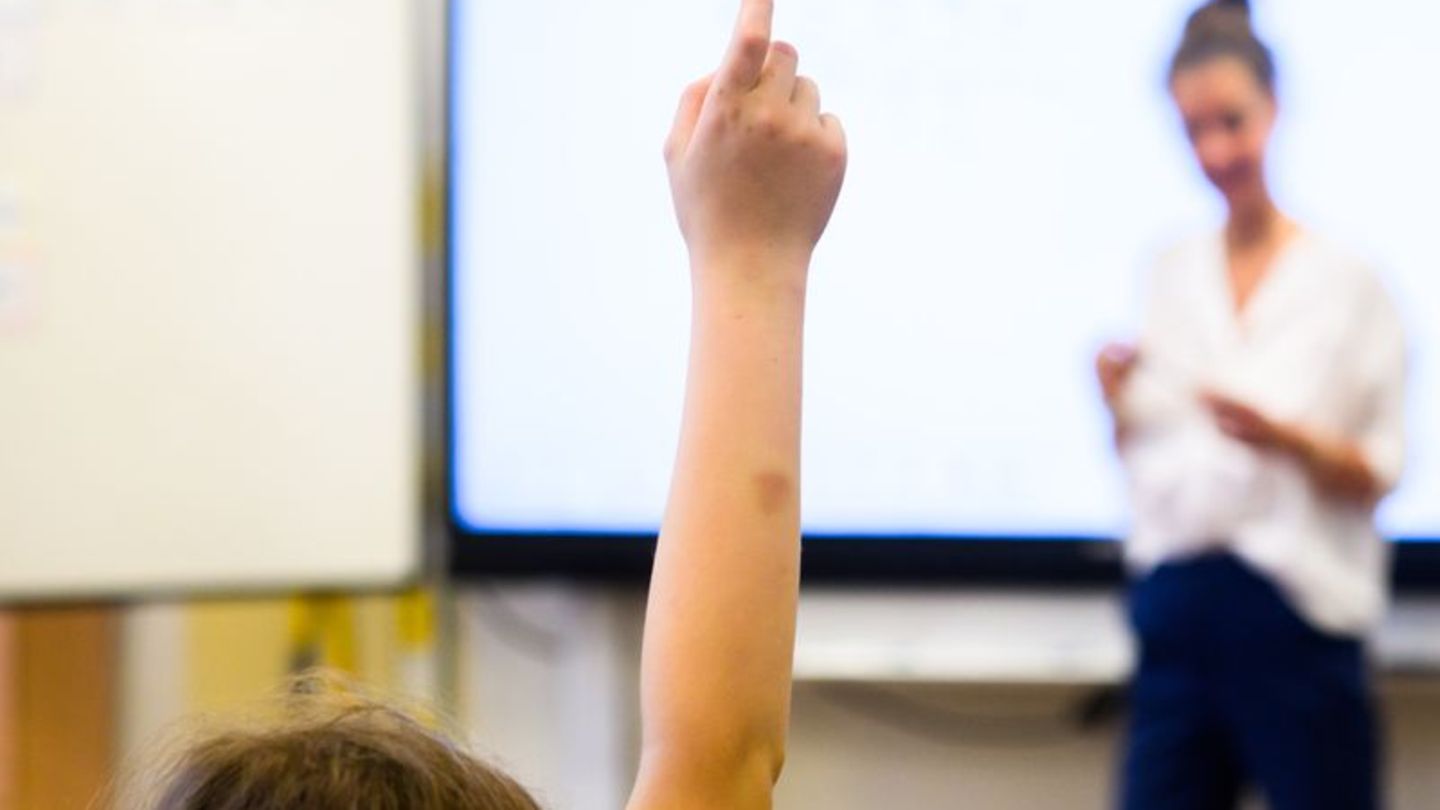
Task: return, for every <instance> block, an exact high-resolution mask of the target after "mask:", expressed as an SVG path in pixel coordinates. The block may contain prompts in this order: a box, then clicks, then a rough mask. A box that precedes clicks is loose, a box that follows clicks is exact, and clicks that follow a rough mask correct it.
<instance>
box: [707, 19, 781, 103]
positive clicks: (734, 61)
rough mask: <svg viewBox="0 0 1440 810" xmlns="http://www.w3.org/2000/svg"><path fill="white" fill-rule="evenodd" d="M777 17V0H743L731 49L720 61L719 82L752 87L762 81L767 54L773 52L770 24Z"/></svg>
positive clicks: (745, 88)
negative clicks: (761, 72) (761, 74)
mask: <svg viewBox="0 0 1440 810" xmlns="http://www.w3.org/2000/svg"><path fill="white" fill-rule="evenodd" d="M774 17H775V0H740V17H739V19H738V20H736V22H735V34H734V36H733V37H732V38H731V40H730V49H729V50H728V51H727V52H726V54H725V61H724V62H723V63H722V64H721V65H720V70H719V75H718V77H717V78H718V79H719V82H718V83H719V84H721V85H723V86H725V87H728V88H732V89H737V90H750V89H752V88H754V87H755V85H756V84H758V83H759V81H760V71H761V70H762V69H763V68H764V67H765V57H766V55H767V54H768V53H769V52H770V25H771V22H772V21H773V20H774Z"/></svg>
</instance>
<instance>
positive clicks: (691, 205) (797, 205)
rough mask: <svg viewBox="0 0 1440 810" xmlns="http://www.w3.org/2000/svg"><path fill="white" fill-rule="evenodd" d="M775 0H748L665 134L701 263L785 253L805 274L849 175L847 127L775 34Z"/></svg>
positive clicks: (715, 265)
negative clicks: (714, 64) (716, 60)
mask: <svg viewBox="0 0 1440 810" xmlns="http://www.w3.org/2000/svg"><path fill="white" fill-rule="evenodd" d="M774 5H775V4H774V2H773V0H744V2H743V3H742V5H741V9H740V17H739V20H738V22H737V23H736V26H735V33H734V37H733V38H732V40H731V42H730V46H729V49H728V50H727V52H726V54H725V56H724V59H723V61H722V62H721V64H720V67H719V69H718V70H717V71H716V72H715V73H714V74H712V75H710V76H707V77H705V78H703V79H700V80H699V81H697V82H695V83H693V84H691V85H690V86H689V87H688V88H687V89H686V90H685V93H684V95H683V96H682V97H681V100H680V109H679V112H678V113H677V114H676V117H675V124H674V127H673V128H672V130H671V132H670V137H669V138H668V139H667V141H666V144H665V160H666V164H667V165H668V167H669V171H670V185H671V191H672V193H673V196H674V201H675V211H676V214H677V215H678V217H679V220H680V230H681V232H682V233H683V234H684V236H685V241H686V243H687V244H688V245H689V247H690V255H691V261H692V266H693V267H694V269H695V270H696V272H697V273H700V274H704V275H713V274H735V273H740V274H753V273H756V272H757V271H759V270H760V269H761V268H762V267H769V266H770V265H768V264H763V263H762V264H757V263H756V261H755V259H756V258H757V257H763V258H764V259H766V260H773V259H781V260H783V265H784V270H783V271H782V272H783V273H784V274H786V275H788V276H792V277H793V276H794V275H796V274H797V273H798V275H799V278H798V279H796V278H788V279H770V280H772V281H776V280H781V281H784V280H790V281H796V280H798V281H801V282H803V280H804V272H805V268H804V267H803V266H802V265H803V264H804V263H805V262H807V261H808V259H809V258H810V254H811V251H812V250H813V249H814V247H815V243H816V242H817V241H818V240H819V239H820V235H821V234H822V233H823V232H824V230H825V226H826V224H827V223H828V222H829V220H830V214H831V212H832V211H833V210H834V207H835V200H836V197H837V196H838V194H839V192H840V186H841V183H842V181H843V179H844V176H845V163H846V147H845V135H844V132H843V130H842V129H841V126H840V122H839V121H838V120H837V119H836V118H835V117H834V116H831V115H828V114H824V113H822V112H821V108H820V91H819V88H818V87H817V86H816V84H815V82H814V81H812V80H810V79H808V78H805V77H803V76H798V75H797V72H796V71H797V67H798V64H799V55H798V53H797V52H796V50H795V48H794V47H793V46H791V45H789V44H787V43H784V42H773V43H772V42H771V36H770V33H771V21H772V18H773V14H774Z"/></svg>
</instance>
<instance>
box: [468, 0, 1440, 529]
mask: <svg viewBox="0 0 1440 810" xmlns="http://www.w3.org/2000/svg"><path fill="white" fill-rule="evenodd" d="M734 5H735V4H734V3H733V2H731V0H703V1H701V2H690V3H676V2H673V0H633V2H629V3H627V4H622V5H620V6H618V7H617V6H616V5H615V4H594V3H589V2H585V0H537V1H535V2H527V3H502V2H498V1H490V0H469V1H468V2H467V1H464V0H462V2H459V3H458V5H457V9H456V14H455V19H454V24H455V26H456V29H455V31H454V32H453V37H454V40H453V43H454V47H455V49H456V51H455V55H454V59H455V73H454V75H453V81H454V85H453V87H452V94H453V96H452V102H453V108H452V115H453V119H452V127H453V129H452V138H453V154H452V157H453V161H454V162H453V166H452V179H453V181H454V183H455V185H454V190H453V193H454V198H453V199H454V209H453V211H452V225H453V228H454V230H453V234H452V238H453V240H454V241H453V246H454V255H453V262H454V265H453V269H452V273H453V278H452V280H453V288H452V289H453V295H454V299H453V302H452V306H453V308H454V310H453V315H454V320H453V325H452V328H453V330H454V331H453V338H452V339H453V341H454V354H453V362H454V367H453V372H454V397H455V398H454V402H453V406H454V408H455V409H456V410H455V417H454V419H455V433H454V445H453V447H452V452H453V455H454V462H455V468H454V476H455V478H454V487H455V496H456V509H457V517H458V519H459V520H460V522H461V523H462V524H463V525H465V526H467V527H469V528H471V529H477V530H493V531H508V530H521V531H525V530H529V531H535V530H540V531H553V530H565V531H627V530H649V529H653V528H654V527H655V526H656V525H657V524H658V519H659V515H660V512H661V509H662V507H663V503H664V497H665V487H666V482H667V479H668V475H669V469H670V463H671V461H672V457H673V452H674V444H675V438H676V435H677V431H678V426H679V414H680V405H681V395H682V388H683V378H684V361H685V343H686V339H687V323H688V316H689V312H688V300H689V299H688V289H687V285H688V281H687V275H686V269H685V252H684V248H683V244H682V242H681V240H680V237H679V235H678V233H677V231H676V229H675V226H674V222H673V215H672V214H671V211H670V201H669V195H668V188H667V185H666V180H665V174H664V169H663V165H662V163H661V161H660V157H659V150H660V144H661V142H662V140H663V138H664V135H665V134H666V131H667V129H668V127H669V124H670V120H671V117H672V115H673V111H674V105H675V102H676V100H677V98H678V93H679V91H680V89H681V87H682V86H683V85H684V84H685V83H686V82H687V81H689V80H690V79H692V78H694V77H697V76H699V75H702V74H704V73H706V72H707V71H709V70H710V69H712V68H713V66H714V63H715V62H716V60H717V59H718V56H719V54H720V52H721V50H722V49H723V47H724V44H725V40H726V37H727V36H728V33H729V29H730V26H731V20H732V17H733V13H734ZM779 5H780V9H779V13H778V17H777V20H776V31H777V35H778V36H780V37H782V38H785V39H788V40H790V41H793V42H795V43H796V44H797V45H798V46H799V49H800V52H801V63H802V71H803V72H805V73H807V74H810V75H813V76H815V77H816V78H817V79H818V80H819V82H820V84H821V88H822V92H823V94H824V97H825V104H826V107H827V108H828V109H830V110H832V111H834V112H836V113H837V114H839V115H840V116H841V117H842V118H843V119H844V121H845V125H846V129H847V133H848V136H849V142H850V150H851V163H850V171H849V175H848V177H847V181H846V187H845V190H844V193H843V194H842V196H841V202H840V204H839V207H838V209H837V211H836V213H835V217H834V219H833V220H832V222H831V225H830V229H829V231H828V233H827V235H826V237H825V239H824V241H823V242H822V244H821V247H820V250H819V251H818V253H817V255H816V259H815V262H814V265H813V268H812V271H811V287H810V289H811V295H810V304H809V320H808V325H807V351H806V393H805V396H806V400H805V445H804V465H805V467H804V468H805V481H804V503H805V524H806V527H807V529H808V530H810V531H814V532H821V533H827V532H830V533H847V534H851V533H853V534H917V533H918V534H941V535H990V536H993V535H1003V536H1089V535H1095V536H1103V535H1114V534H1117V533H1119V532H1121V531H1123V527H1124V525H1125V520H1126V516H1125V502H1124V497H1123V491H1122V485H1121V479H1120V476H1119V473H1118V470H1117V468H1116V465H1115V462H1114V460H1113V453H1112V452H1111V449H1110V439H1109V435H1108V428H1107V423H1106V419H1105V417H1104V414H1103V412H1102V409H1101V407H1100V405H1099V403H1098V400H1097V396H1096V390H1095V384H1094V381H1093V376H1092V371H1091V368H1092V359H1093V355H1094V352H1095V350H1096V349H1097V348H1098V346H1099V345H1101V344H1102V343H1103V342H1104V341H1106V340H1107V339H1112V338H1117V337H1126V336H1129V335H1130V334H1132V333H1133V331H1134V328H1135V321H1136V319H1137V317H1138V295H1137V290H1138V286H1139V281H1140V280H1141V277H1142V275H1143V273H1144V271H1145V270H1146V269H1147V263H1148V260H1149V258H1150V257H1152V256H1154V255H1155V254H1156V253H1158V251H1159V250H1160V249H1162V248H1163V247H1165V246H1166V244H1167V243H1168V242H1170V241H1172V240H1173V239H1175V238H1178V237H1180V236H1183V235H1187V234H1189V233H1192V232H1194V231H1196V230H1201V229H1204V228H1207V227H1212V226H1213V224H1214V223H1216V222H1218V216H1219V211H1218V209H1217V208H1216V205H1215V202H1214V200H1213V198H1212V194H1211V192H1210V191H1209V189H1208V188H1207V187H1206V185H1205V183H1204V181H1203V179H1202V178H1200V176H1199V174H1198V172H1197V171H1196V169H1195V168H1194V165H1193V160H1192V158H1191V156H1190V154H1189V151H1188V148H1187V147H1186V145H1185V144H1184V142H1183V139H1182V137H1181V133H1180V129H1179V126H1178V123H1177V121H1176V120H1175V114H1174V111H1173V110H1172V108H1171V107H1170V104H1169V100H1168V98H1167V97H1166V95H1165V93H1164V91H1163V84H1162V81H1161V77H1162V76H1163V70H1164V65H1165V61H1166V58H1167V56H1168V54H1169V52H1170V50H1171V48H1172V47H1173V45H1174V43H1175V41H1176V39H1177V37H1178V34H1179V31H1180V29H1181V26H1182V23H1183V20H1184V17H1185V14H1186V13H1187V12H1188V10H1189V8H1190V5H1191V4H1190V3H1188V2H1173V1H1172V0H1166V2H1155V0H1106V1H1105V2H1101V3H1099V4H1096V3H1088V4H1075V3H1066V2H1061V0H1019V1H1018V2H1012V3H1005V4H997V3H981V2H943V1H942V0H887V1H886V2H880V0H789V1H788V2H783V3H780V4H779ZM1436 23H1440V10H1435V9H1430V8H1429V7H1427V6H1424V5H1420V4H1415V3H1411V2H1403V0H1381V2H1376V3H1372V4H1368V5H1366V6H1365V8H1364V11H1363V14H1361V13H1359V12H1357V10H1356V7H1355V6H1354V5H1353V4H1346V3H1341V2H1332V1H1330V0H1326V2H1314V0H1310V1H1309V2H1300V1H1299V0H1273V2H1269V3H1266V4H1264V5H1263V8H1262V9H1261V16H1260V18H1259V25H1260V27H1261V28H1262V32H1263V33H1264V34H1265V35H1267V36H1268V37H1269V38H1270V39H1271V40H1272V42H1273V44H1274V45H1275V46H1276V49H1277V52H1278V55H1279V57H1280V61H1281V70H1282V74H1283V75H1282V82H1283V87H1282V95H1283V99H1282V104H1283V107H1284V109H1283V110H1282V117H1283V121H1284V123H1283V128H1282V131H1281V132H1280V134H1279V136H1278V139H1277V142H1276V144H1275V146H1274V158H1273V159H1274V178H1275V181H1276V184H1277V187H1278V189H1279V192H1280V194H1281V196H1282V199H1283V202H1284V204H1285V205H1286V207H1287V208H1288V209H1289V210H1291V211H1293V212H1294V213H1296V214H1297V215H1299V216H1300V217H1301V218H1302V219H1303V220H1304V221H1306V222H1307V223H1309V224H1310V225H1311V226H1312V227H1315V228H1317V229H1318V230H1321V231H1323V232H1325V233H1326V234H1328V235H1331V236H1333V237H1334V238H1336V239H1338V240H1340V241H1342V242H1343V243H1346V244H1349V245H1351V246H1353V247H1354V248H1355V249H1356V250H1357V251H1359V252H1360V253H1361V254H1362V255H1365V256H1368V257H1370V258H1372V259H1373V260H1374V261H1375V263H1376V266H1377V267H1379V268H1380V269H1381V270H1382V272H1383V274H1384V275H1385V277H1386V280H1387V282H1388V283H1389V284H1390V286H1391V287H1392V289H1393V290H1394V291H1395V293H1396V296H1397V298H1399V299H1400V300H1401V304H1402V311H1403V314H1404V316H1405V318H1406V322H1407V327H1408V329H1409V334H1410V337H1411V342H1412V344H1413V346H1414V348H1415V352H1414V356H1415V365H1414V373H1413V376H1412V384H1411V385H1412V392H1413V393H1412V403H1411V420H1410V421H1411V439H1412V440H1411V448H1410V449H1411V452H1410V458H1411V464H1410V468H1409V471H1408V473H1407V478H1406V481H1405V485H1404V487H1403V489H1402V491H1401V492H1400V493H1399V494H1397V495H1396V496H1395V497H1394V498H1392V500H1391V501H1390V502H1389V503H1388V504H1387V507H1386V511H1385V515H1384V522H1385V527H1386V529H1387V530H1389V531H1390V532H1392V533H1394V534H1397V535H1406V536H1431V537H1434V536H1440V497H1436V496H1437V494H1440V468H1437V466H1436V465H1435V463H1434V461H1433V459H1434V455H1435V451H1437V450H1440V432H1437V429H1436V428H1437V425H1436V424H1435V422H1434V420H1426V419H1424V418H1423V416H1424V415H1425V414H1435V413H1440V335H1437V334H1436V333H1435V331H1434V327H1433V326H1432V324H1433V323H1435V322H1437V321H1440V274H1437V273H1436V272H1435V271H1436V269H1437V268H1440V244H1437V243H1436V241H1435V240H1434V239H1433V237H1431V236H1430V232H1431V224H1430V222H1431V220H1433V217H1434V214H1435V212H1436V206H1435V205H1434V203H1433V190H1434V189H1436V188H1440V156H1437V150H1435V149H1434V148H1433V144H1435V143H1440V105H1426V104H1424V103H1423V102H1422V99H1425V98H1428V96H1429V93H1430V90H1429V89H1428V88H1427V87H1426V86H1425V83H1426V78H1425V77H1433V76H1436V75H1440V52H1436V51H1435V50H1434V49H1433V48H1432V47H1430V44H1429V43H1428V41H1427V40H1426V39H1425V32H1426V31H1433V30H1435V27H1436V26H1435V24H1436Z"/></svg>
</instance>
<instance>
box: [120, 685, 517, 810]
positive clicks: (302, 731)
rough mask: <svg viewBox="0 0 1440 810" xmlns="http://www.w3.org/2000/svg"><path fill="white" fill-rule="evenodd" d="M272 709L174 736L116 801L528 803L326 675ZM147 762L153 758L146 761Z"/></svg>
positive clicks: (178, 805)
mask: <svg viewBox="0 0 1440 810" xmlns="http://www.w3.org/2000/svg"><path fill="white" fill-rule="evenodd" d="M278 708H279V710H280V711H279V714H280V717H279V718H278V719H276V720H274V721H272V722H266V723H263V724H256V725H254V726H253V727H246V728H233V727H232V728H229V729H225V730H219V731H211V732H208V733H206V734H203V735H201V736H200V738H199V739H198V740H196V739H193V738H192V739H190V740H188V741H183V742H182V744H181V745H180V746H179V747H178V750H177V751H176V752H175V753H174V754H173V755H171V756H170V757H169V762H168V763H166V764H165V766H164V767H162V768H161V770H160V772H159V774H158V775H156V774H154V773H153V772H152V774H151V776H150V777H149V778H147V782H150V784H148V785H146V786H144V788H143V790H142V791H141V792H140V794H139V795H132V796H130V797H129V799H128V801H126V802H125V805H124V806H127V807H135V808H137V810H262V809H263V810H301V809H302V808H303V809H304V810H370V809H371V808H373V809H374V810H430V809H431V808H434V810H442V808H443V810H538V808H539V805H538V804H536V802H535V801H534V799H532V798H531V797H530V796H529V794H527V793H526V792H525V790H524V789H523V788H521V787H520V786H519V785H518V784H516V783H515V781H514V780H512V779H510V778H509V777H507V776H505V775H504V774H503V773H501V772H499V771H498V770H496V769H494V768H491V767H490V766H488V765H486V764H484V763H483V762H480V761H479V760H476V759H475V758H473V757H471V756H469V755H468V754H466V753H465V752H464V751H462V750H460V749H459V748H457V747H456V746H455V745H454V744H453V743H451V742H450V741H449V740H447V739H446V738H445V737H443V736H441V735H439V734H437V733H435V732H433V731H431V730H429V729H427V728H425V727H424V726H423V725H421V724H420V723H419V722H417V721H416V720H415V719H414V718H413V717H411V716H410V715H408V714H406V713H404V712H402V711H400V710H398V709H395V708H393V707H391V706H388V705H386V704H384V703H381V702H378V701H375V700H372V699H369V698H365V697H361V696H359V695H357V694H356V693H355V692H354V691H353V690H352V689H351V688H349V687H348V686H345V685H344V683H343V681H338V680H337V679H335V678H333V677H328V676H313V675H312V676H306V677H305V678H302V679H300V680H297V681H296V682H295V683H294V685H293V687H292V689H291V690H290V692H289V693H288V694H287V695H286V697H285V698H284V699H283V700H282V701H281V702H280V705H279V707H278ZM152 764H153V763H152Z"/></svg>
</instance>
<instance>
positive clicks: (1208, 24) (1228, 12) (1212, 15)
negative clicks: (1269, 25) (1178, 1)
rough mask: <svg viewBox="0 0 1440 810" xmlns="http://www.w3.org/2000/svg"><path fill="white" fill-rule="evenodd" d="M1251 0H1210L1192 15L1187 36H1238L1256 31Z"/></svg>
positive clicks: (1186, 31) (1186, 28)
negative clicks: (1251, 14)
mask: <svg viewBox="0 0 1440 810" xmlns="http://www.w3.org/2000/svg"><path fill="white" fill-rule="evenodd" d="M1254 30H1255V29H1254V26H1253V25H1252V24H1251V22H1250V2H1249V0H1210V2H1208V3H1206V4H1205V5H1203V6H1200V7H1199V8H1198V9H1196V10H1195V11H1194V12H1193V13H1191V15H1190V19H1189V21H1188V22H1186V23H1185V37H1186V38H1187V39H1189V38H1192V37H1209V36H1215V35H1219V36H1237V35H1250V34H1252V33H1253V32H1254Z"/></svg>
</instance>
